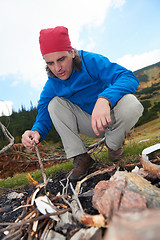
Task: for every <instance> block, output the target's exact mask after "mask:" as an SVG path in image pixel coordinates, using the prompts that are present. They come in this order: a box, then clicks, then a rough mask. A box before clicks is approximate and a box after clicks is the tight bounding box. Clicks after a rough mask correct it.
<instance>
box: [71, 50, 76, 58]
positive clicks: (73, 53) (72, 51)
mask: <svg viewBox="0 0 160 240" xmlns="http://www.w3.org/2000/svg"><path fill="white" fill-rule="evenodd" d="M71 53H72V58H75V51H74V50H73V49H72V50H71Z"/></svg>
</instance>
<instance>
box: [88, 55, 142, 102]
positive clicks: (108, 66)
mask: <svg viewBox="0 0 160 240" xmlns="http://www.w3.org/2000/svg"><path fill="white" fill-rule="evenodd" d="M86 60H87V62H86V63H87V68H88V71H89V73H90V75H91V76H92V78H98V79H99V80H100V81H102V82H103V83H104V90H103V91H102V92H101V93H100V94H99V95H98V97H105V98H107V99H108V100H109V102H110V103H111V106H112V107H114V106H115V104H116V103H117V101H118V100H120V99H121V98H122V97H123V96H124V95H125V94H131V93H134V92H135V91H136V90H137V88H138V85H139V81H138V79H137V78H136V76H135V75H134V73H133V72H132V71H130V70H127V69H126V68H124V67H122V66H120V65H119V64H117V63H112V62H110V61H109V59H108V58H106V57H104V56H102V55H99V54H89V55H88V56H87V57H86Z"/></svg>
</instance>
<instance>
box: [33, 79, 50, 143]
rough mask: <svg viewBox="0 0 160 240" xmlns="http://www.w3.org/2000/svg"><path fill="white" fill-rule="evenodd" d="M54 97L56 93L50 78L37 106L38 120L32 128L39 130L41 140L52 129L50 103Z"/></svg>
mask: <svg viewBox="0 0 160 240" xmlns="http://www.w3.org/2000/svg"><path fill="white" fill-rule="evenodd" d="M53 97H55V94H54V91H53V88H52V86H51V80H50V81H49V80H48V81H47V82H46V84H45V86H44V88H43V91H42V93H41V95H40V100H39V103H38V107H37V109H38V115H37V117H36V122H35V123H34V124H33V127H32V129H31V130H32V131H34V130H37V131H38V132H39V133H40V135H41V139H40V141H42V140H43V139H44V138H45V137H46V136H47V134H48V133H49V131H50V129H51V124H52V121H51V118H50V116H49V112H48V104H49V102H50V101H51V99H52V98H53Z"/></svg>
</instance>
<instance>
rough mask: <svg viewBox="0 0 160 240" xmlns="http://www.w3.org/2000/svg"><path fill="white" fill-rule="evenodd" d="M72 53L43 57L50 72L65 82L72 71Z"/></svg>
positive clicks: (56, 53)
mask: <svg viewBox="0 0 160 240" xmlns="http://www.w3.org/2000/svg"><path fill="white" fill-rule="evenodd" d="M74 57H75V54H74V51H73V50H72V51H70V52H68V51H63V52H53V53H48V54H45V55H44V56H43V58H44V60H45V62H46V64H47V66H48V67H49V69H50V70H51V72H52V73H53V74H54V75H55V76H56V77H58V78H60V79H61V80H67V79H68V78H69V77H70V75H71V74H72V71H73V58H74Z"/></svg>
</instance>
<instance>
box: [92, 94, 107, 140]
mask: <svg viewBox="0 0 160 240" xmlns="http://www.w3.org/2000/svg"><path fill="white" fill-rule="evenodd" d="M110 123H111V117H110V105H109V101H108V100H107V99H105V98H98V100H97V102H96V104H95V106H94V109H93V112H92V128H93V131H94V132H95V134H96V135H97V136H99V131H98V129H99V130H100V131H101V132H104V131H105V127H107V125H108V124H110Z"/></svg>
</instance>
